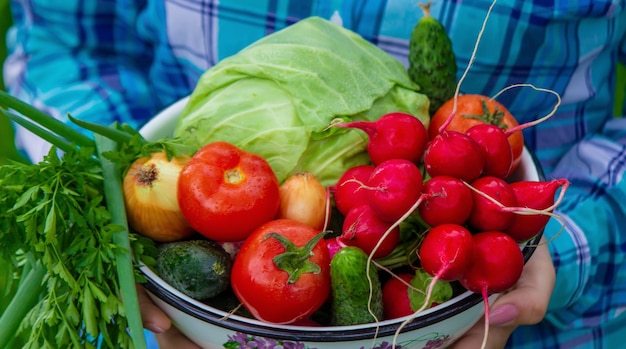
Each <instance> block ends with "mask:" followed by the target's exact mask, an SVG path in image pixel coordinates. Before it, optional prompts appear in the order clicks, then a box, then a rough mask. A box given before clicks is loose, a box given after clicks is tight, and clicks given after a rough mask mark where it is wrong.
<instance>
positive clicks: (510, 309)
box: [489, 304, 519, 326]
mask: <svg viewBox="0 0 626 349" xmlns="http://www.w3.org/2000/svg"><path fill="white" fill-rule="evenodd" d="M518 314H519V312H518V311H517V308H516V307H515V306H514V305H512V304H503V305H501V306H499V307H497V308H495V309H493V310H492V311H491V312H490V313H489V324H491V325H494V326H505V325H508V324H511V323H513V321H515V319H516V318H517V315H518Z"/></svg>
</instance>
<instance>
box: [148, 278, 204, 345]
mask: <svg viewBox="0 0 626 349" xmlns="http://www.w3.org/2000/svg"><path fill="white" fill-rule="evenodd" d="M137 297H138V298H139V307H140V309H141V319H142V321H143V325H144V327H145V328H146V329H148V330H150V331H152V332H153V333H154V334H155V337H156V340H157V342H158V343H159V349H170V348H176V349H202V348H200V347H199V346H197V345H196V344H195V343H193V342H192V341H191V340H189V338H187V337H185V335H184V334H182V333H181V332H180V331H179V330H178V329H177V328H176V327H175V326H172V321H171V320H170V318H169V317H168V316H167V314H165V313H164V312H163V311H162V310H161V309H160V308H159V307H157V306H156V305H155V304H154V303H152V301H151V300H150V298H149V297H148V294H147V293H146V290H144V288H143V287H142V286H141V285H139V284H137Z"/></svg>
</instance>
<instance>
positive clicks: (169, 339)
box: [155, 326, 202, 349]
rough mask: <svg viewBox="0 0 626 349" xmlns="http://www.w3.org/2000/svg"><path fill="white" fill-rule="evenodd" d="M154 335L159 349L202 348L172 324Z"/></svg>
mask: <svg viewBox="0 0 626 349" xmlns="http://www.w3.org/2000/svg"><path fill="white" fill-rule="evenodd" d="M155 337H156V340H157V342H158V343H159V348H160V349H202V348H201V347H199V346H198V345H196V344H195V343H193V342H192V341H190V340H189V339H188V338H187V337H186V336H185V335H184V334H182V333H181V332H180V331H179V330H178V329H177V328H176V327H174V326H171V327H170V328H169V329H168V330H167V331H165V332H164V333H159V334H156V335H155Z"/></svg>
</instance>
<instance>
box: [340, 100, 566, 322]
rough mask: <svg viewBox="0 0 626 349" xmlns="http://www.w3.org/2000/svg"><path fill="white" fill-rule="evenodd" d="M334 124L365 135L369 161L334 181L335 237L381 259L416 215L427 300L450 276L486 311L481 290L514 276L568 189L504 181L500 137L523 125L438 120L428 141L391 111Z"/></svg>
mask: <svg viewBox="0 0 626 349" xmlns="http://www.w3.org/2000/svg"><path fill="white" fill-rule="evenodd" d="M450 117H452V115H451V116H450ZM337 126H340V127H346V128H357V129H361V130H363V131H365V132H366V134H367V135H368V137H369V142H368V147H367V151H368V153H369V155H370V158H371V160H372V164H371V165H365V166H359V167H355V168H353V169H350V170H348V171H347V172H346V173H345V174H344V175H343V176H342V177H341V178H340V180H339V181H338V182H337V184H336V185H335V186H334V187H333V191H332V192H333V197H334V200H335V203H336V207H337V209H338V210H339V211H340V212H341V213H342V214H343V215H344V216H345V220H344V224H343V231H342V234H341V236H339V237H338V238H337V240H336V242H338V243H339V245H342V244H343V245H353V246H358V247H361V248H362V249H363V250H364V251H365V252H367V253H370V254H371V258H381V257H384V256H386V255H387V254H388V253H390V252H391V251H392V250H393V249H394V247H395V245H396V244H397V243H398V241H399V236H400V232H399V228H398V224H399V222H401V221H402V220H403V219H406V218H407V217H408V216H409V215H411V214H414V213H416V214H418V215H419V217H421V219H422V220H423V222H425V223H426V224H427V225H428V227H429V228H428V229H427V231H426V233H425V234H424V237H423V240H422V241H421V243H420V245H419V249H418V251H416V252H417V254H418V257H419V262H420V267H421V268H422V269H423V270H424V271H426V272H427V273H429V274H430V275H431V276H432V277H433V278H432V282H431V284H430V287H429V290H427V297H428V296H429V292H430V291H432V287H433V286H434V284H435V283H436V282H437V281H438V280H443V281H449V282H452V281H458V282H459V283H460V284H461V285H462V286H463V287H464V288H466V289H467V290H469V291H472V292H475V293H478V294H481V295H482V296H483V298H484V300H485V313H486V318H487V317H488V302H487V298H488V296H489V295H490V294H493V293H500V292H503V291H505V290H507V289H509V288H510V287H512V286H513V285H514V284H515V283H516V282H517V280H518V279H519V277H520V276H521V274H522V269H523V267H524V256H523V254H522V249H521V248H520V245H521V244H522V243H524V242H527V241H528V240H530V239H532V238H533V237H535V236H536V235H537V234H539V233H540V232H541V230H542V229H543V228H544V226H545V225H546V224H547V222H548V220H549V218H550V217H551V216H554V214H553V213H552V211H553V210H554V208H555V207H556V206H557V205H558V202H559V200H555V196H556V194H557V192H558V190H559V188H561V189H562V190H561V197H562V194H563V193H564V192H565V189H566V187H567V186H568V182H567V180H565V179H556V180H552V181H529V180H522V181H512V180H511V179H510V178H509V177H510V175H511V172H512V169H513V168H514V166H513V155H512V150H511V146H510V144H509V142H508V141H507V138H508V137H509V136H510V135H511V134H512V133H513V132H514V131H517V130H519V129H522V128H524V127H528V125H520V127H519V128H518V129H515V130H512V129H509V130H503V129H502V128H500V127H499V126H495V125H491V124H486V123H481V124H479V125H476V126H472V127H470V128H469V129H468V130H467V131H466V132H458V131H449V130H446V129H445V126H446V124H444V125H443V126H442V127H441V129H439V130H437V132H434V133H433V134H435V136H434V137H432V138H430V139H429V136H428V134H429V132H428V130H427V129H426V127H425V126H424V125H423V124H422V123H421V122H420V121H419V119H417V118H416V117H414V116H412V115H408V114H405V113H399V112H395V113H390V114H386V115H384V116H382V117H381V118H380V119H379V120H377V121H373V122H349V123H344V124H339V125H337ZM422 168H423V169H424V170H425V173H422V172H421V169H422ZM559 199H560V198H559ZM429 303H430V302H429V301H428V298H427V301H426V302H424V306H423V307H422V309H420V310H418V311H416V312H415V313H417V312H419V311H421V310H423V308H425V307H426V305H427V304H429Z"/></svg>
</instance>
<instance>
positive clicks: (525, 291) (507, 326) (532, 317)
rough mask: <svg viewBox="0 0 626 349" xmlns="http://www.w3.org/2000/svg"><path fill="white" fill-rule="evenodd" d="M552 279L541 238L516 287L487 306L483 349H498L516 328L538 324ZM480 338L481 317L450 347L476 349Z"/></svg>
mask: <svg viewBox="0 0 626 349" xmlns="http://www.w3.org/2000/svg"><path fill="white" fill-rule="evenodd" d="M555 279H556V275H555V272H554V267H553V264H552V258H551V257H550V252H549V251H548V247H547V245H546V242H545V241H544V240H543V239H542V240H541V242H540V243H539V246H538V247H537V249H536V250H535V253H534V254H533V256H532V257H531V258H530V260H529V261H528V263H527V264H526V266H525V267H524V271H523V272H522V276H521V277H520V279H519V280H518V281H517V284H515V286H513V288H512V289H511V290H509V291H507V292H506V293H504V294H503V295H502V296H500V297H499V298H498V299H497V300H496V301H495V302H494V304H493V305H492V306H491V308H490V310H489V312H490V316H489V332H488V336H487V346H486V348H489V349H496V348H497V349H502V348H504V346H505V344H506V341H507V339H508V338H509V336H510V335H511V333H512V332H513V330H515V328H516V327H517V326H520V325H534V324H536V323H538V322H540V321H541V320H542V319H543V318H544V316H545V314H546V310H547V308H548V303H549V301H550V296H551V295H552V290H553V289H554V282H555ZM529 300H532V302H529ZM484 335H485V319H484V318H482V319H481V320H479V321H478V322H477V323H476V324H475V325H474V326H473V327H472V328H471V329H470V330H469V331H468V332H467V333H466V334H465V335H464V336H463V337H461V338H460V339H459V340H458V341H457V342H456V343H455V344H454V345H452V346H451V348H452V349H465V348H480V347H481V345H482V342H483V340H484Z"/></svg>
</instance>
